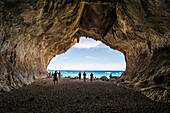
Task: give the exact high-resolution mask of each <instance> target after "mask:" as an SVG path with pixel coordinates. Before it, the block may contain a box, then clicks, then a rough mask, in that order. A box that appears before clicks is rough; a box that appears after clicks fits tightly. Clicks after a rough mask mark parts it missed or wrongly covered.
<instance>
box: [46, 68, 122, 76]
mask: <svg viewBox="0 0 170 113" xmlns="http://www.w3.org/2000/svg"><path fill="white" fill-rule="evenodd" d="M54 71H55V70H47V72H48V73H54ZM57 71H58V72H60V73H61V75H62V77H68V76H70V77H76V76H78V74H79V72H81V75H82V77H83V73H84V72H86V77H87V78H90V74H91V73H93V77H94V78H95V77H96V78H100V77H101V76H106V77H107V78H109V76H110V74H112V76H117V77H120V76H121V75H122V74H123V72H124V71H107V70H105V71H92V70H86V71H84V70H57Z"/></svg>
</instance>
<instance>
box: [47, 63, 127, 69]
mask: <svg viewBox="0 0 170 113" xmlns="http://www.w3.org/2000/svg"><path fill="white" fill-rule="evenodd" d="M48 69H51V70H125V69H126V66H125V65H121V64H85V65H78V64H60V65H56V66H51V67H48Z"/></svg>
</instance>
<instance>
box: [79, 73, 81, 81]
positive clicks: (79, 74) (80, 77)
mask: <svg viewBox="0 0 170 113" xmlns="http://www.w3.org/2000/svg"><path fill="white" fill-rule="evenodd" d="M80 79H81V72H79V80H80Z"/></svg>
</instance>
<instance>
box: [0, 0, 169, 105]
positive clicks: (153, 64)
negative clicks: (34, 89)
mask: <svg viewBox="0 0 170 113" xmlns="http://www.w3.org/2000/svg"><path fill="white" fill-rule="evenodd" d="M169 5H170V2H169V1H168V0H161V1H158V0H1V1H0V89H1V91H10V90H11V89H13V88H18V87H22V86H23V85H27V84H30V83H31V82H33V81H34V79H36V78H38V77H41V76H45V75H46V74H47V72H46V68H47V66H48V64H49V62H50V60H51V59H52V58H53V57H54V56H55V55H56V54H61V53H64V52H66V51H67V50H68V49H69V48H71V47H72V46H73V45H74V44H75V43H76V42H79V39H80V36H87V37H91V38H93V39H95V40H100V41H102V42H103V43H105V44H106V45H108V46H110V47H111V48H113V49H116V50H119V51H121V52H122V53H124V55H125V58H126V63H127V68H126V71H125V72H124V74H123V75H122V76H121V78H123V79H125V83H121V86H123V87H127V88H131V89H135V90H138V91H141V92H142V93H143V94H145V95H146V96H148V97H150V98H151V99H153V100H156V101H161V102H170V99H169V98H168V95H169V87H170V83H169V81H170V76H169V75H170V61H169V59H168V58H170V54H169V53H170V32H169V31H170V28H169V27H170V26H169V23H170V9H169V8H168V6H169Z"/></svg>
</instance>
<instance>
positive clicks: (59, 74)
mask: <svg viewBox="0 0 170 113" xmlns="http://www.w3.org/2000/svg"><path fill="white" fill-rule="evenodd" d="M58 77H59V80H60V77H61V73H60V72H59V73H58Z"/></svg>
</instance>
